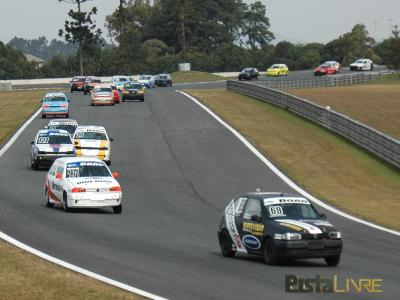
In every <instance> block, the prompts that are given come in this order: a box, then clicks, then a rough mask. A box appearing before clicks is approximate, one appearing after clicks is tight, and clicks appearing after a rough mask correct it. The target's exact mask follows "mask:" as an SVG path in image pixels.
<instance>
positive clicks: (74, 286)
mask: <svg viewBox="0 0 400 300" xmlns="http://www.w3.org/2000/svg"><path fill="white" fill-rule="evenodd" d="M45 93H46V91H40V90H35V91H14V92H4V93H0V145H1V144H3V143H4V142H5V140H6V139H7V138H8V137H9V136H10V135H11V134H12V133H13V132H15V130H16V129H17V128H18V127H19V126H20V125H21V124H22V123H24V122H25V120H26V119H28V118H29V117H30V116H31V115H32V114H33V113H34V112H35V111H36V110H37V109H38V108H39V107H40V99H41V98H42V97H43V95H44V94H45ZM0 266H1V267H0V299H40V300H42V299H143V298H142V297H139V296H137V295H135V294H132V293H129V292H126V291H124V290H121V289H118V288H115V287H113V286H110V285H108V284H105V283H102V282H100V281H97V280H94V279H91V278H88V277H85V276H83V275H80V274H78V273H75V272H72V271H70V270H67V269H65V268H62V267H60V266H57V265H56V264H53V263H50V262H47V261H45V260H43V259H41V258H38V257H36V256H34V255H32V254H30V253H27V252H25V251H23V250H21V249H19V248H17V247H15V246H12V245H10V244H8V243H6V242H4V241H1V240H0Z"/></svg>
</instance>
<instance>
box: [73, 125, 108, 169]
mask: <svg viewBox="0 0 400 300" xmlns="http://www.w3.org/2000/svg"><path fill="white" fill-rule="evenodd" d="M73 141H74V145H75V149H76V156H88V157H97V158H98V159H100V160H103V161H105V162H106V163H107V165H110V164H111V141H112V139H111V138H109V137H108V134H107V132H106V129H105V128H104V127H102V126H78V128H77V129H76V130H75V133H74V136H73Z"/></svg>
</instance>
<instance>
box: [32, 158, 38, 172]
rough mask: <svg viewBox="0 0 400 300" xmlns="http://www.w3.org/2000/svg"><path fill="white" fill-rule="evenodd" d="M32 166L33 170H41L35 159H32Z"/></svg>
mask: <svg viewBox="0 0 400 300" xmlns="http://www.w3.org/2000/svg"><path fill="white" fill-rule="evenodd" d="M31 168H32V170H35V171H37V170H39V166H38V164H37V163H36V162H35V161H34V160H33V161H31Z"/></svg>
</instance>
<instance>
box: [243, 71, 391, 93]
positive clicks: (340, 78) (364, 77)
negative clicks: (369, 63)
mask: <svg viewBox="0 0 400 300" xmlns="http://www.w3.org/2000/svg"><path fill="white" fill-rule="evenodd" d="M391 73H392V72H390V71H384V72H360V73H354V74H343V75H335V76H321V77H315V78H313V79H302V80H277V79H268V80H260V81H255V82H251V83H253V84H256V85H260V86H264V87H268V88H271V89H275V90H289V89H302V88H317V87H330V86H341V85H350V84H362V83H366V82H368V81H371V80H375V79H378V78H380V77H382V76H384V75H387V74H391Z"/></svg>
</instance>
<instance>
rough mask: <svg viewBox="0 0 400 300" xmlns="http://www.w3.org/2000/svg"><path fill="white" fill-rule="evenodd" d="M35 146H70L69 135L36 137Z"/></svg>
mask: <svg viewBox="0 0 400 300" xmlns="http://www.w3.org/2000/svg"><path fill="white" fill-rule="evenodd" d="M36 143H37V144H52V145H59V144H72V142H71V139H70V137H69V135H66V134H63V135H61V134H60V135H44V136H40V135H39V136H38V139H37V141H36Z"/></svg>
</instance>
